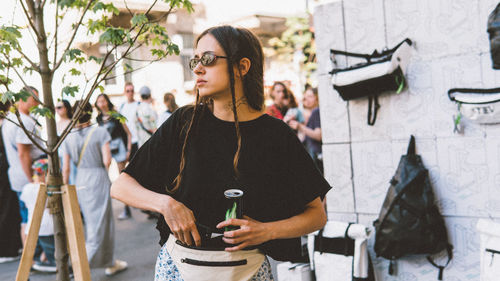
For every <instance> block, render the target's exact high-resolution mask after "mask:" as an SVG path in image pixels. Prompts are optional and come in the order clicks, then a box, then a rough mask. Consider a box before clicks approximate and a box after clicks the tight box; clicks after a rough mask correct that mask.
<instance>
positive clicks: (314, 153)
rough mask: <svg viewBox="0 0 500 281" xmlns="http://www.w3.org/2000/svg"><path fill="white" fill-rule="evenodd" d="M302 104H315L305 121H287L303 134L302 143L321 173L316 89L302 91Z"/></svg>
mask: <svg viewBox="0 0 500 281" xmlns="http://www.w3.org/2000/svg"><path fill="white" fill-rule="evenodd" d="M304 106H307V107H312V106H315V107H314V108H313V109H312V111H311V115H310V116H309V117H308V120H307V123H306V124H305V125H304V124H303V123H299V122H297V121H295V120H291V121H290V122H288V125H290V128H292V129H294V130H297V131H298V132H299V133H300V134H304V135H305V139H304V144H305V145H306V148H307V151H308V152H309V155H311V157H312V158H313V160H314V162H315V163H316V165H317V167H318V169H319V170H320V171H321V172H322V173H323V153H322V150H321V120H320V117H319V107H318V90H317V89H316V88H309V89H308V90H307V91H306V92H305V93H304Z"/></svg>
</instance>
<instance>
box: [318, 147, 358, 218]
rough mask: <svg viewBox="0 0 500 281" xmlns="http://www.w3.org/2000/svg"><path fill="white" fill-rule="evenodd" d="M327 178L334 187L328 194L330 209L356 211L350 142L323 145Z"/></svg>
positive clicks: (333, 210)
mask: <svg viewBox="0 0 500 281" xmlns="http://www.w3.org/2000/svg"><path fill="white" fill-rule="evenodd" d="M323 157H324V159H327V160H326V161H324V163H323V164H324V168H325V171H327V172H326V173H325V178H326V179H327V180H328V182H329V183H330V185H331V186H332V189H331V190H330V191H329V192H328V194H327V195H326V200H327V204H328V211H329V212H330V211H332V212H352V213H354V196H353V193H352V191H353V188H352V179H351V157H350V152H349V144H329V145H323Z"/></svg>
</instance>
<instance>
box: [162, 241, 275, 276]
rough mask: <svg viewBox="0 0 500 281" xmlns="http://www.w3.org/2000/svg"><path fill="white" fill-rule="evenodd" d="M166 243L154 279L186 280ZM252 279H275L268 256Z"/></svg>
mask: <svg viewBox="0 0 500 281" xmlns="http://www.w3.org/2000/svg"><path fill="white" fill-rule="evenodd" d="M166 244H167V243H165V245H163V247H162V248H161V250H160V253H159V254H158V258H157V259H156V266H155V279H154V281H184V280H183V279H182V277H181V275H180V273H179V271H178V270H177V267H176V266H175V264H174V261H173V260H172V257H170V254H169V253H168V251H167V247H166ZM251 281H274V278H273V274H272V271H271V265H270V264H269V260H268V259H267V257H266V258H265V259H264V262H263V263H262V266H261V267H260V268H259V271H257V273H255V275H254V276H253V277H252V279H251Z"/></svg>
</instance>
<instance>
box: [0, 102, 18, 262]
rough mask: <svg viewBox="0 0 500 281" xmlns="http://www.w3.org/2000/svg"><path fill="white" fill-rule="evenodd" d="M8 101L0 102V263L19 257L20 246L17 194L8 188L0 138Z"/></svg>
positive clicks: (5, 163)
mask: <svg viewBox="0 0 500 281" xmlns="http://www.w3.org/2000/svg"><path fill="white" fill-rule="evenodd" d="M9 105H10V104H9V103H7V104H5V103H2V102H0V202H1V203H0V241H1V244H2V246H1V247H0V263H4V262H9V261H14V260H17V259H19V257H20V255H19V250H20V249H21V248H22V246H23V245H22V243H21V235H20V234H19V226H20V225H21V216H20V213H19V201H18V199H17V195H16V193H15V192H14V191H12V189H11V188H10V183H9V176H8V174H7V169H8V167H9V164H8V162H7V156H6V154H5V147H4V143H3V138H2V133H1V129H2V123H3V122H7V121H4V118H3V116H4V114H5V113H6V112H8V110H9Z"/></svg>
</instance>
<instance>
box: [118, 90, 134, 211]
mask: <svg viewBox="0 0 500 281" xmlns="http://www.w3.org/2000/svg"><path fill="white" fill-rule="evenodd" d="M123 94H124V95H125V96H126V97H127V101H126V102H124V103H123V104H122V105H120V107H119V112H120V114H121V115H123V116H125V118H127V122H126V124H127V127H128V129H129V130H130V134H131V135H132V141H131V142H132V149H131V150H130V156H129V159H128V160H130V159H132V157H134V154H135V153H136V152H137V149H138V148H139V146H138V145H137V141H138V139H137V129H136V125H135V122H136V115H137V106H138V105H139V102H137V101H136V100H135V99H134V94H135V92H134V84H132V82H127V83H125V87H124V89H123ZM130 217H131V212H130V207H129V206H127V205H125V207H124V209H123V212H122V213H120V215H118V219H119V220H126V219H129V218H130Z"/></svg>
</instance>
